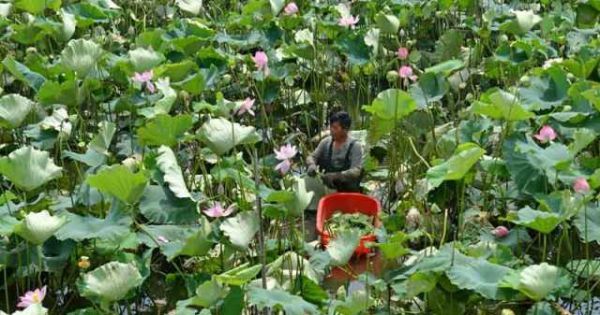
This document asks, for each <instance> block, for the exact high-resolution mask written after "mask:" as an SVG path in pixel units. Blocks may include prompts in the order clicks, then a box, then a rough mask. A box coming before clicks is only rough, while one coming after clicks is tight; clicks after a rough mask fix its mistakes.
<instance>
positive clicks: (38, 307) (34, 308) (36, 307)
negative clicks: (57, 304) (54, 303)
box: [0, 303, 48, 315]
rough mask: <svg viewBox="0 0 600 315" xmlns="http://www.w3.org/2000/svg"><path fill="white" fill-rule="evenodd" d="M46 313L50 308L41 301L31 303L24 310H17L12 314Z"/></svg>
mask: <svg viewBox="0 0 600 315" xmlns="http://www.w3.org/2000/svg"><path fill="white" fill-rule="evenodd" d="M0 314H2V311H0ZM5 314H6V313H5ZM46 314H48V309H47V308H45V307H44V306H42V304H41V303H34V304H31V305H29V306H27V308H25V309H24V310H22V311H16V312H14V313H12V315H46Z"/></svg>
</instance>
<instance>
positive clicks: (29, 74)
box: [2, 57, 46, 91]
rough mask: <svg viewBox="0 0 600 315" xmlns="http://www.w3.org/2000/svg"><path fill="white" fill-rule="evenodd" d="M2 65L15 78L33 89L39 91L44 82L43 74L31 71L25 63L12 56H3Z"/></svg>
mask: <svg viewBox="0 0 600 315" xmlns="http://www.w3.org/2000/svg"><path fill="white" fill-rule="evenodd" d="M2 65H4V67H5V69H6V70H8V71H9V72H10V74H12V75H13V76H14V77H15V78H16V79H17V80H19V81H23V82H24V83H26V84H27V85H28V86H29V87H30V88H32V89H33V90H35V91H39V90H40V88H41V87H42V85H43V84H44V82H46V78H44V76H43V75H41V74H39V73H37V72H34V71H32V70H31V69H29V68H28V67H27V66H26V65H24V64H22V63H19V62H18V61H16V60H14V59H13V58H12V57H6V58H4V60H3V61H2Z"/></svg>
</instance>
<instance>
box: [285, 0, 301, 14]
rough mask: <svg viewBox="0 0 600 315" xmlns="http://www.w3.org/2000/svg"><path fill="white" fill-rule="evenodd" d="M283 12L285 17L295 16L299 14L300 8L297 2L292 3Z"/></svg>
mask: <svg viewBox="0 0 600 315" xmlns="http://www.w3.org/2000/svg"><path fill="white" fill-rule="evenodd" d="M283 12H285V15H294V14H296V13H297V12H298V6H297V5H296V3H295V2H290V3H288V4H287V5H286V6H285V8H284V9H283Z"/></svg>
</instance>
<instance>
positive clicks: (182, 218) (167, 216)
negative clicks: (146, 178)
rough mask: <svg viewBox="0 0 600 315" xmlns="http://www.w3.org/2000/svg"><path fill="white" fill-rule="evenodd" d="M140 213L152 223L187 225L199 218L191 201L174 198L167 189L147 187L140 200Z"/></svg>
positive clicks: (154, 186)
mask: <svg viewBox="0 0 600 315" xmlns="http://www.w3.org/2000/svg"><path fill="white" fill-rule="evenodd" d="M140 212H141V213H142V214H143V215H144V217H145V218H146V219H148V220H149V221H150V222H152V223H161V224H188V223H190V222H196V220H197V219H198V218H199V217H200V215H199V214H198V211H197V210H196V204H195V203H194V202H193V201H192V200H191V199H181V198H177V197H175V195H174V194H173V193H172V192H171V190H170V189H168V188H167V187H161V186H157V185H149V186H148V187H146V190H145V191H144V194H143V195H142V199H140Z"/></svg>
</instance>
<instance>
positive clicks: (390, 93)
mask: <svg viewBox="0 0 600 315" xmlns="http://www.w3.org/2000/svg"><path fill="white" fill-rule="evenodd" d="M363 109H364V110H365V111H367V112H369V113H371V115H373V116H376V117H377V118H379V119H382V120H397V119H401V118H403V117H406V116H408V114H410V113H412V112H413V111H414V110H415V109H417V103H416V102H415V100H414V99H413V98H412V97H411V96H410V94H408V93H406V92H405V91H402V90H398V89H388V90H385V91H383V92H381V93H379V94H378V95H377V98H375V99H374V100H373V102H372V103H371V105H366V106H363Z"/></svg>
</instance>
